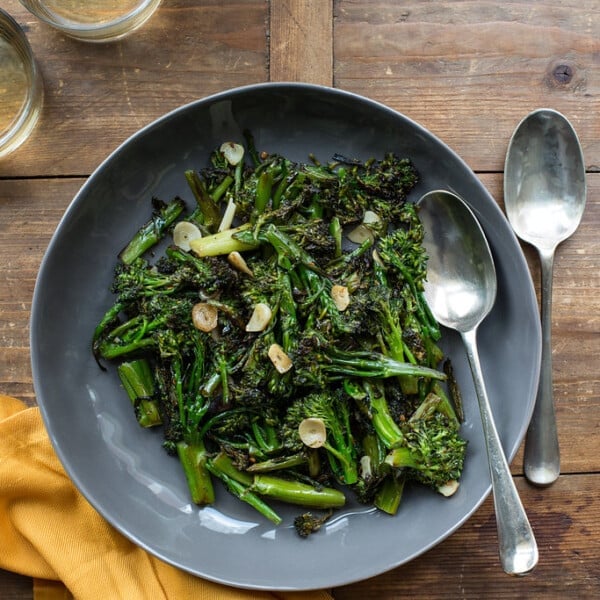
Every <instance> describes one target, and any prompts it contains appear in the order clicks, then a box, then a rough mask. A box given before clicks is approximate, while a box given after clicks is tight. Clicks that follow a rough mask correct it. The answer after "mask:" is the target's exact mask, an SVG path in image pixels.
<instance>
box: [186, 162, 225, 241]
mask: <svg viewBox="0 0 600 600" xmlns="http://www.w3.org/2000/svg"><path fill="white" fill-rule="evenodd" d="M185 178H186V179H187V182H188V185H189V186H190V189H191V190H192V193H193V194H194V198H196V202H197V203H198V209H199V210H200V213H201V214H202V222H203V224H204V225H206V227H207V228H208V229H209V230H210V231H213V232H214V231H216V230H217V227H218V226H219V223H220V222H221V212H220V211H219V207H218V206H217V203H216V202H215V201H214V200H213V198H212V197H211V195H210V194H209V193H208V191H207V189H206V186H205V185H204V182H203V181H202V179H200V175H198V173H196V171H194V170H193V169H190V170H188V171H186V172H185Z"/></svg>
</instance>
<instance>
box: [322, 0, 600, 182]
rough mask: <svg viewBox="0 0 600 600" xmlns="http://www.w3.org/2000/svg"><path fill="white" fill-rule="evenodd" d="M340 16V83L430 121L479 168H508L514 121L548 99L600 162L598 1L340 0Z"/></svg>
mask: <svg viewBox="0 0 600 600" xmlns="http://www.w3.org/2000/svg"><path fill="white" fill-rule="evenodd" d="M334 17H335V21H334V23H335V25H334V56H335V62H334V82H335V86H336V87H341V88H346V89H348V90H350V91H353V92H357V93H359V94H363V95H366V96H369V97H371V98H374V99H376V100H379V101H381V102H383V103H385V104H387V105H389V106H391V107H392V108H395V109H396V110H398V111H400V112H402V113H404V114H406V115H407V116H409V117H411V118H413V119H414V120H416V121H418V122H419V123H421V124H423V125H425V126H426V127H427V128H428V129H430V130H431V131H432V132H433V133H435V134H436V135H438V136H439V137H440V138H441V139H442V140H444V141H445V142H446V143H447V144H449V145H450V146H451V147H452V148H453V149H454V150H456V151H457V152H458V153H459V154H460V155H461V156H462V157H463V158H464V159H465V160H466V161H467V162H468V163H469V164H470V165H471V166H472V168H473V169H475V170H476V171H501V170H502V169H503V166H504V162H503V161H504V153H505V151H506V147H507V144H508V140H509V139H510V135H511V134H512V132H513V130H514V128H515V126H516V125H517V123H518V122H519V120H520V119H521V118H522V117H524V116H525V115H526V114H527V113H528V112H530V111H531V110H534V109H536V108H539V107H541V106H548V107H549V108H554V109H556V110H559V111H561V112H563V113H564V114H565V115H566V116H567V117H568V118H569V119H570V120H571V121H572V123H573V125H574V126H575V127H576V129H577V131H578V132H579V134H580V137H581V142H582V145H583V149H584V155H585V157H586V161H587V165H588V168H589V169H590V170H597V169H598V168H599V167H600V93H599V92H600V61H599V60H598V56H599V52H600V4H599V3H598V2H597V1H596V0H582V1H579V0H566V1H564V2H549V1H546V2H544V1H539V2H531V1H528V2H510V3H506V2H485V1H481V2H479V1H464V2H456V1H453V2H444V1H438V2H396V1H395V0H385V1H382V0H373V1H371V2H362V1H357V0H338V1H337V2H336V3H335V13H334ZM564 66H566V67H568V68H569V69H570V70H571V75H570V76H569V77H567V78H566V79H565V78H564V77H562V76H561V73H562V72H563V71H564V69H563V68H562V67H564Z"/></svg>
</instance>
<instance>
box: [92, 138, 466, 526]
mask: <svg viewBox="0 0 600 600" xmlns="http://www.w3.org/2000/svg"><path fill="white" fill-rule="evenodd" d="M245 137H246V147H245V149H244V148H241V147H240V146H238V147H237V150H238V151H239V150H240V149H241V150H242V151H243V152H244V154H245V156H244V159H242V160H238V161H237V162H236V161H235V160H231V158H229V159H228V157H227V153H226V152H225V153H224V152H223V151H222V150H223V147H222V148H221V149H219V150H215V151H214V152H213V154H212V156H211V161H210V166H209V167H207V168H204V169H201V170H199V171H197V172H196V171H188V172H186V173H185V177H186V179H187V181H188V184H189V186H190V190H191V192H192V194H193V197H194V199H195V202H196V205H195V206H194V208H193V209H192V210H191V211H186V207H185V203H184V202H183V200H181V199H180V198H175V199H174V200H172V201H171V202H162V201H160V200H157V199H153V214H152V218H151V219H150V220H149V221H148V222H147V223H146V224H144V225H143V226H142V227H141V228H140V230H139V231H138V232H137V233H136V235H135V236H134V237H133V238H132V240H131V242H130V243H129V244H128V245H127V246H126V248H125V249H124V250H123V251H122V252H121V253H120V254H119V262H118V264H117V266H116V268H115V273H114V279H113V282H112V286H111V291H112V292H113V293H114V294H115V301H114V304H113V305H112V306H111V307H110V308H109V309H108V310H107V312H106V314H105V315H104V317H103V318H102V320H101V321H100V323H99V324H98V326H97V327H96V329H95V331H94V335H93V352H94V356H95V357H96V359H97V361H98V362H99V364H100V365H101V366H103V363H104V362H106V361H109V362H111V363H114V364H116V365H117V369H118V374H119V377H120V379H121V381H122V383H123V386H124V388H125V390H126V392H127V395H128V397H129V398H130V400H131V402H132V405H133V407H134V411H135V416H136V418H137V420H138V422H139V424H140V425H141V426H143V427H153V426H157V425H162V427H163V431H164V447H165V449H166V450H167V451H168V452H169V453H171V454H173V455H176V456H178V458H179V460H180V462H181V464H182V467H183V470H184V473H185V476H186V480H187V482H188V485H189V489H190V495H191V498H192V500H193V501H194V502H195V503H197V504H199V505H205V504H210V503H212V502H214V501H215V493H214V488H213V481H214V479H215V478H216V479H220V480H221V481H222V482H223V484H224V485H225V487H226V488H227V489H228V490H229V491H230V492H231V493H232V494H234V495H235V496H237V497H238V498H240V499H241V500H242V501H244V502H247V503H248V504H250V505H251V506H253V507H254V508H255V509H256V510H258V511H259V512H260V513H261V514H262V515H264V516H265V517H266V518H267V519H269V520H271V521H272V522H274V523H276V524H278V523H280V522H281V518H280V517H279V515H278V514H277V512H276V511H275V510H274V509H273V508H272V507H271V506H270V505H269V504H267V501H266V499H275V500H281V501H284V502H288V503H292V504H297V505H299V506H301V507H303V508H304V509H305V510H306V512H304V513H302V514H301V515H300V516H299V517H298V518H297V519H296V520H295V523H294V525H295V527H296V529H297V531H298V533H299V534H300V535H301V536H303V537H305V536H306V535H308V534H310V533H312V532H314V531H317V530H318V529H319V528H320V527H321V525H322V524H323V523H324V522H325V520H326V519H327V518H328V517H329V516H330V514H331V513H332V511H333V510H334V509H335V508H339V507H340V506H343V505H344V503H345V500H346V498H345V495H344V493H343V492H342V491H341V490H343V489H345V488H347V489H350V490H352V492H353V494H354V496H355V497H356V498H357V499H358V500H359V501H360V502H362V503H369V504H373V505H375V506H376V507H377V508H379V509H380V510H382V511H384V512H387V513H389V514H395V513H396V511H397V510H398V507H399V505H400V502H401V498H402V493H403V489H404V485H405V484H406V483H407V482H418V483H420V484H424V485H426V486H429V487H431V488H433V489H435V490H438V491H440V492H442V493H444V494H445V495H449V494H450V493H452V492H453V491H454V489H455V488H456V486H457V482H458V479H459V477H460V475H461V472H462V469H463V464H464V457H465V450H466V442H465V441H464V440H463V439H462V438H461V436H460V433H459V428H460V423H461V421H462V409H461V407H460V404H459V405H458V406H457V405H455V402H454V399H459V390H458V387H457V385H456V382H455V381H454V379H453V377H452V370H451V366H450V364H449V361H448V359H445V357H444V356H443V354H442V351H441V350H440V348H439V346H438V341H439V339H440V335H441V334H440V329H439V327H438V324H437V323H436V321H435V319H434V318H433V317H432V315H431V313H430V311H429V309H428V307H427V303H426V302H425V299H424V296H423V282H424V280H425V278H426V273H427V271H426V263H427V257H426V255H425V252H424V249H423V246H422V240H423V228H422V225H421V223H420V221H419V218H418V214H417V210H416V208H415V206H414V205H413V204H412V203H410V202H408V201H407V195H408V193H409V192H410V190H411V189H412V188H413V187H414V185H415V184H416V182H417V178H418V176H417V172H416V170H415V168H414V166H413V165H412V163H411V162H410V160H408V159H406V158H398V157H396V156H395V155H393V154H388V155H386V156H385V157H384V158H383V159H381V160H376V159H371V160H368V161H365V162H362V161H358V160H353V159H352V160H351V159H347V158H345V157H342V156H338V155H336V156H334V159H333V160H332V162H330V163H328V164H320V163H318V162H317V161H316V160H314V159H313V160H312V161H311V162H309V163H307V164H299V163H294V162H292V161H290V160H288V159H286V158H285V157H283V156H280V155H276V154H267V153H261V154H259V153H258V151H257V150H256V148H255V147H254V140H253V138H252V136H251V135H250V134H249V133H246V136H245ZM230 146H231V147H233V145H232V144H230ZM232 163H233V164H232ZM227 207H228V210H229V213H230V214H231V211H233V210H235V219H236V220H235V223H234V224H232V225H231V226H227V225H225V230H223V231H220V230H219V229H220V225H221V226H222V223H221V219H223V214H224V213H226V212H227V211H226V208H227ZM182 220H186V221H189V222H191V223H193V224H195V225H196V227H197V228H198V231H199V232H200V233H201V234H202V237H201V238H199V239H196V240H194V241H191V242H190V248H189V249H188V247H187V246H184V247H177V246H175V245H170V246H168V247H167V249H166V250H165V252H164V254H163V255H162V256H161V257H160V258H159V259H158V260H156V261H155V262H154V263H152V262H151V261H150V259H149V258H147V254H148V251H149V250H151V249H152V248H154V247H155V246H156V244H157V243H158V242H159V241H161V240H162V239H163V238H164V237H165V236H167V235H168V234H169V232H170V231H171V230H172V228H173V226H174V224H175V223H177V222H179V221H182ZM349 232H351V234H350V237H351V238H352V239H353V240H355V243H353V244H350V243H348V240H347V235H348V233H349ZM232 253H233V254H232ZM237 253H240V255H241V257H240V255H238V254H237ZM240 261H241V262H240ZM257 305H258V306H260V307H261V308H262V312H263V313H265V311H266V315H267V317H266V319H267V320H266V321H265V322H264V323H262V324H261V325H259V327H258V329H257V328H252V327H251V329H254V330H252V331H247V329H246V325H247V324H248V322H249V321H250V319H251V316H252V314H253V312H254V310H255V309H256V307H257ZM265 307H267V308H266V309H265ZM197 309H198V310H201V311H209V312H210V314H211V315H213V316H214V317H216V320H215V321H214V323H213V324H212V325H210V326H208V327H205V326H204V323H199V322H198V321H197V320H195V319H196V317H195V319H193V318H192V312H193V310H197ZM444 361H445V363H444V365H445V366H444V367H443V370H440V365H441V364H442V363H443V362H444ZM103 368H104V367H103ZM446 379H449V382H448V383H449V386H448V388H449V390H450V392H449V393H446V391H445V390H444V387H443V385H444V381H445V380H446ZM304 419H318V420H319V422H322V423H323V424H324V426H325V431H326V437H325V439H323V440H321V441H320V442H319V444H316V445H314V446H313V445H312V444H310V445H307V443H305V442H306V441H303V440H302V439H301V438H300V434H299V431H298V427H299V425H300V423H301V422H302V421H303V420H304ZM311 510H317V511H318V510H321V511H324V512H323V515H320V514H313V513H312V512H310V511H311Z"/></svg>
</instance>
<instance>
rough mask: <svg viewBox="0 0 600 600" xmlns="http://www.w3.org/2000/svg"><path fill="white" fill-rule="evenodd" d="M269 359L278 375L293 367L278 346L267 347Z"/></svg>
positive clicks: (290, 360) (289, 359)
mask: <svg viewBox="0 0 600 600" xmlns="http://www.w3.org/2000/svg"><path fill="white" fill-rule="evenodd" d="M268 354H269V358H270V359H271V362H272V363H273V366H274V367H275V368H276V369H277V372H278V373H281V374H282V375H283V374H284V373H287V372H288V371H289V370H290V369H291V368H292V366H293V363H292V359H291V358H290V357H289V356H288V355H287V354H286V353H285V352H284V350H283V348H282V347H281V346H280V345H279V344H271V345H270V346H269V352H268Z"/></svg>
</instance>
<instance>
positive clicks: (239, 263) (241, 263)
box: [227, 250, 254, 277]
mask: <svg viewBox="0 0 600 600" xmlns="http://www.w3.org/2000/svg"><path fill="white" fill-rule="evenodd" d="M227 260H228V261H229V264H230V265H231V266H232V267H233V268H234V269H237V270H238V271H240V272H241V273H245V274H246V275H250V277H254V273H252V269H251V268H250V267H249V266H248V263H247V262H246V261H245V260H244V257H243V256H242V255H241V254H240V253H239V252H238V251H237V250H234V251H233V252H230V253H229V254H228V255H227Z"/></svg>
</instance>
